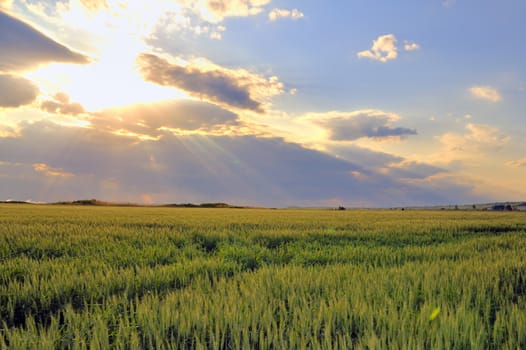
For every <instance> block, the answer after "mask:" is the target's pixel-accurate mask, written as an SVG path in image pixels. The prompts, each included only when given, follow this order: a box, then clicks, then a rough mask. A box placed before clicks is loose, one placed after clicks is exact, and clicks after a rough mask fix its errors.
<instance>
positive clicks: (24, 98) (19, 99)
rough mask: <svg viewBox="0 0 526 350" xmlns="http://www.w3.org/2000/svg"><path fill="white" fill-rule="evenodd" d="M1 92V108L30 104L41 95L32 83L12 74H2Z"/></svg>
mask: <svg viewBox="0 0 526 350" xmlns="http://www.w3.org/2000/svg"><path fill="white" fill-rule="evenodd" d="M0 55H1V54H0ZM0 91H1V93H0V108H1V107H19V106H22V105H27V104H30V103H31V102H33V101H34V100H35V99H36V98H37V96H38V94H39V89H38V86H36V85H35V84H34V83H33V82H32V81H30V80H28V79H26V78H23V77H20V76H16V75H10V74H0Z"/></svg>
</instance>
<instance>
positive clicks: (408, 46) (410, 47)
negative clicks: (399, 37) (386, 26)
mask: <svg viewBox="0 0 526 350" xmlns="http://www.w3.org/2000/svg"><path fill="white" fill-rule="evenodd" d="M418 49H420V45H418V44H417V43H415V42H410V41H407V40H404V50H405V51H415V50H418Z"/></svg>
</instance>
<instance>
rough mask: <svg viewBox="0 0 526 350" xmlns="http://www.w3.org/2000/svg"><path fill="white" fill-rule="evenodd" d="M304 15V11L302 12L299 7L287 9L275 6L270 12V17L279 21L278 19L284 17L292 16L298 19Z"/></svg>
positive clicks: (272, 20) (271, 19)
mask: <svg viewBox="0 0 526 350" xmlns="http://www.w3.org/2000/svg"><path fill="white" fill-rule="evenodd" d="M303 17H304V14H303V12H301V11H300V10H298V9H292V10H287V9H279V8H275V9H272V11H270V12H269V13H268V19H269V20H270V21H271V22H274V21H277V20H278V19H284V18H291V19H293V20H298V19H300V18H303Z"/></svg>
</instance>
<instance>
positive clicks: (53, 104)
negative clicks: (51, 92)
mask: <svg viewBox="0 0 526 350" xmlns="http://www.w3.org/2000/svg"><path fill="white" fill-rule="evenodd" d="M40 108H41V109H42V110H44V111H46V112H48V113H53V114H68V115H77V114H81V113H84V112H85V109H84V107H82V105H81V104H80V103H78V102H70V100H69V96H68V95H66V94H65V93H60V92H59V93H57V94H56V95H55V96H53V99H51V100H47V101H43V102H42V103H41V105H40Z"/></svg>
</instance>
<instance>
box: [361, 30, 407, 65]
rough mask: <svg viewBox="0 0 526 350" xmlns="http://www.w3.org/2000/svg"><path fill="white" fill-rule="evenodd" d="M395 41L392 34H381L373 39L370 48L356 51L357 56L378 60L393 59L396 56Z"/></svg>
mask: <svg viewBox="0 0 526 350" xmlns="http://www.w3.org/2000/svg"><path fill="white" fill-rule="evenodd" d="M396 41H397V40H396V37H395V36H394V35H393V34H386V35H381V36H379V37H378V38H377V39H376V40H373V46H372V47H371V49H370V50H365V51H360V52H358V53H357V56H358V57H359V58H362V57H364V58H370V59H373V60H376V61H380V62H387V61H390V60H394V59H396V58H397V57H398V49H397V47H396Z"/></svg>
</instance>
